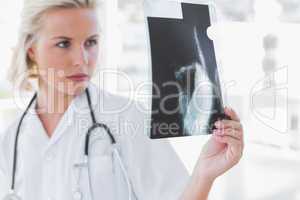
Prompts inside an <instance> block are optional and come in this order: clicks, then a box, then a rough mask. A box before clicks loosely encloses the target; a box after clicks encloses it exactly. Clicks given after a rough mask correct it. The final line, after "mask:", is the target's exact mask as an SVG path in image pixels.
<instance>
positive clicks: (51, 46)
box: [0, 0, 243, 200]
mask: <svg viewBox="0 0 300 200" xmlns="http://www.w3.org/2000/svg"><path fill="white" fill-rule="evenodd" d="M96 7H97V6H96V1H95V0H90V1H87V0H30V1H28V2H27V1H25V6H24V8H23V17H22V23H21V31H20V38H19V40H18V46H17V48H16V49H15V55H14V57H13V59H14V60H13V62H12V66H11V68H10V70H11V71H10V78H11V80H12V81H13V83H14V84H16V83H21V86H20V87H21V89H24V88H29V86H31V84H30V83H32V82H33V80H36V82H37V93H36V96H35V98H33V99H32V102H31V103H32V104H30V105H29V106H28V109H29V110H28V112H27V114H25V115H23V116H20V117H18V118H17V119H16V121H15V122H14V123H13V124H12V125H11V126H10V127H9V128H8V130H7V132H6V134H5V135H4V138H3V140H2V141H1V146H0V198H1V199H3V198H4V197H5V196H6V195H7V194H9V195H8V196H6V198H7V199H9V198H10V199H12V198H11V197H12V196H11V194H14V195H17V196H18V197H20V198H21V199H25V200H27V199H28V200H35V199H39V200H40V199H43V200H44V199H57V200H61V199H107V200H111V199H142V200H146V199H149V200H150V199H151V200H153V199H155V200H156V199H158V200H159V199H163V200H174V199H182V200H194V199H195V200H196V199H197V200H204V199H207V196H208V193H209V190H210V188H211V186H212V184H213V182H214V180H215V179H216V178H217V177H218V176H220V175H221V174H223V173H224V172H226V171H227V170H228V169H230V168H231V167H233V166H234V165H235V164H236V163H237V162H238V161H239V159H240V158H241V155H242V150H243V131H242V127H241V124H240V122H239V119H238V117H237V115H236V114H235V112H234V111H233V110H231V109H228V108H227V109H225V112H226V114H227V115H229V116H230V117H231V119H232V120H223V121H219V122H217V123H216V127H217V129H216V130H215V131H214V133H213V136H212V137H211V138H210V140H209V141H208V143H207V144H206V145H205V147H204V148H203V150H202V153H201V155H200V157H199V160H198V162H197V164H196V166H195V168H194V171H193V174H192V175H191V176H190V177H189V176H188V174H187V172H186V170H185V168H184V167H183V165H182V164H181V162H180V161H179V159H178V158H177V156H176V154H175V152H174V151H173V150H172V148H171V146H170V144H169V143H168V142H166V141H165V140H150V139H149V138H148V136H147V134H146V131H147V130H146V127H147V126H145V122H146V121H147V120H146V118H147V117H146V116H145V115H144V114H143V112H141V111H140V110H139V109H137V106H136V105H135V104H133V103H132V102H130V101H128V100H127V99H125V98H121V97H118V96H114V95H111V94H109V93H107V92H104V91H101V90H99V89H98V88H96V87H95V86H94V85H92V84H91V83H90V79H91V77H92V75H93V73H94V70H95V67H96V63H97V58H98V54H99V37H100V36H99V27H98V19H97V13H96ZM24 74H25V75H24ZM20 77H21V78H20ZM92 112H93V114H94V115H93V114H92ZM75 115H76V117H75ZM20 121H21V125H20V127H19V128H18V126H19V124H20ZM93 122H101V123H103V124H105V125H107V127H109V129H110V131H111V134H112V135H113V139H112V137H110V135H109V134H108V132H107V131H104V129H103V128H98V129H96V130H95V131H94V132H93V135H92V136H91V138H90V140H89V141H88V144H89V146H88V147H89V149H86V148H85V147H86V146H85V144H86V143H85V138H86V135H87V134H86V133H87V130H88V129H89V128H90V127H91V125H92V124H93ZM17 130H19V134H17ZM17 135H18V139H17V142H15V141H16V136H17ZM114 140H115V141H116V144H115V145H111V142H114ZM85 153H88V162H86V157H84V155H85ZM12 190H13V191H12ZM14 198H15V196H14Z"/></svg>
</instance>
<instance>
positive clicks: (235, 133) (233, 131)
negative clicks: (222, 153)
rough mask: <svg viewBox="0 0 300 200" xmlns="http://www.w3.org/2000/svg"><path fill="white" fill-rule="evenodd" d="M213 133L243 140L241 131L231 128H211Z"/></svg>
mask: <svg viewBox="0 0 300 200" xmlns="http://www.w3.org/2000/svg"><path fill="white" fill-rule="evenodd" d="M213 134H216V135H219V136H230V137H233V138H235V139H237V140H243V131H241V130H236V129H232V128H227V129H215V130H213Z"/></svg>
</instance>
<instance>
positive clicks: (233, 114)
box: [224, 107, 240, 122]
mask: <svg viewBox="0 0 300 200" xmlns="http://www.w3.org/2000/svg"><path fill="white" fill-rule="evenodd" d="M224 111H225V114H226V115H228V116H229V117H230V118H231V119H232V120H234V121H238V122H239V121H240V118H239V117H238V115H237V114H236V112H235V111H234V110H233V109H232V108H229V107H225V109H224Z"/></svg>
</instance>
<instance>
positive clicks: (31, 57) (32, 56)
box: [27, 46, 35, 61]
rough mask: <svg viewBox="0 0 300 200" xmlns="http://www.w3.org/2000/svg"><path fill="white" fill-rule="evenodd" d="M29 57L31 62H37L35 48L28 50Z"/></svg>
mask: <svg viewBox="0 0 300 200" xmlns="http://www.w3.org/2000/svg"><path fill="white" fill-rule="evenodd" d="M27 55H28V56H29V58H30V60H32V61H35V49H34V47H33V46H31V47H30V48H29V49H28V50H27Z"/></svg>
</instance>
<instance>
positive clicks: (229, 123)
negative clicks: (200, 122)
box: [215, 119, 243, 130]
mask: <svg viewBox="0 0 300 200" xmlns="http://www.w3.org/2000/svg"><path fill="white" fill-rule="evenodd" d="M215 126H216V128H223V129H225V128H233V129H237V130H242V129H243V127H242V124H241V123H240V122H238V121H233V120H226V119H224V120H220V121H217V122H216V123H215Z"/></svg>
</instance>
